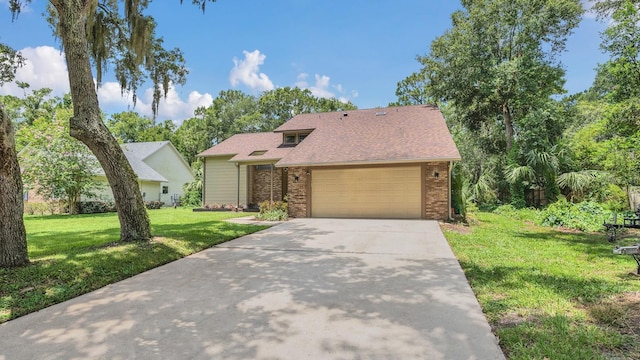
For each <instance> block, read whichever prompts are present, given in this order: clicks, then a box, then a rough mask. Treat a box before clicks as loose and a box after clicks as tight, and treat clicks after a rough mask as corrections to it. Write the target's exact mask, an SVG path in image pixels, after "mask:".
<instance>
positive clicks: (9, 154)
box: [0, 44, 29, 267]
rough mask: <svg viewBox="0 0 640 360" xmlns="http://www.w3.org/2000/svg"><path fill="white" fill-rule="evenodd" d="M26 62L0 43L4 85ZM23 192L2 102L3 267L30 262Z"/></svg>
mask: <svg viewBox="0 0 640 360" xmlns="http://www.w3.org/2000/svg"><path fill="white" fill-rule="evenodd" d="M22 62H23V58H22V56H21V55H20V54H19V53H17V52H16V51H15V50H13V49H11V48H10V47H8V46H6V45H4V44H0V85H1V84H4V83H5V82H9V81H12V80H13V79H14V75H15V71H16V69H17V67H18V66H20V65H21V64H22ZM22 191H23V189H22V177H21V176H20V165H19V164H18V156H17V153H16V142H15V133H14V129H13V124H12V122H11V119H10V118H9V116H8V115H7V113H6V111H5V109H4V105H3V104H2V102H0V267H12V266H21V265H25V264H27V263H28V262H29V257H28V255H27V234H26V231H25V228H24V221H23V219H22V214H23V210H24V203H23V199H22Z"/></svg>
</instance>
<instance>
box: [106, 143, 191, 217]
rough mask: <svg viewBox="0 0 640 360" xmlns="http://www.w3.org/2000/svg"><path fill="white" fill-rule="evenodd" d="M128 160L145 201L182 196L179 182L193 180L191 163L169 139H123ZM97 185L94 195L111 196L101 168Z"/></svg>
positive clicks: (171, 201) (166, 199) (172, 200)
mask: <svg viewBox="0 0 640 360" xmlns="http://www.w3.org/2000/svg"><path fill="white" fill-rule="evenodd" d="M121 147H122V150H123V151H124V154H125V156H126V157H127V160H129V164H131V167H132V168H133V171H134V172H135V173H136V175H138V184H139V186H140V191H141V192H142V196H143V198H144V200H145V201H161V202H163V203H165V205H172V204H173V203H174V201H175V200H177V199H179V198H180V197H181V196H182V193H183V191H182V186H183V185H184V184H186V183H190V182H192V181H193V180H194V176H193V172H192V171H191V167H190V166H189V164H187V162H186V161H185V160H184V158H182V155H180V153H179V152H178V150H176V148H175V147H174V146H173V144H171V142H170V141H155V142H140V143H126V144H122V145H121ZM97 177H98V179H99V181H100V182H102V183H103V184H104V185H103V186H100V187H99V189H98V191H97V194H96V196H95V197H96V198H98V199H101V200H112V199H113V193H112V192H111V188H110V187H109V185H108V183H107V178H106V176H105V175H104V171H103V170H102V169H100V172H99V173H98V174H97Z"/></svg>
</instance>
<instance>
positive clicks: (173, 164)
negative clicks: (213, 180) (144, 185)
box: [144, 144, 194, 205]
mask: <svg viewBox="0 0 640 360" xmlns="http://www.w3.org/2000/svg"><path fill="white" fill-rule="evenodd" d="M144 162H145V163H146V164H147V165H149V166H150V167H151V168H153V169H154V170H155V171H156V172H157V173H158V174H160V175H162V176H163V177H164V178H165V179H167V180H168V182H166V183H162V185H164V186H168V187H169V191H168V193H167V194H162V188H160V194H159V199H160V201H162V202H164V204H165V205H171V204H172V199H171V196H172V195H174V194H177V195H178V196H182V194H183V190H182V186H183V185H184V184H186V183H190V182H192V181H193V179H194V178H193V174H192V173H191V168H190V167H189V166H188V165H187V164H186V163H185V162H184V161H183V160H182V158H181V156H180V153H178V152H177V151H176V150H175V148H174V147H173V146H171V145H170V144H167V145H165V146H163V147H162V148H161V149H160V150H158V151H157V152H155V153H153V154H152V155H150V156H149V157H147V158H146V159H144ZM156 200H157V199H156Z"/></svg>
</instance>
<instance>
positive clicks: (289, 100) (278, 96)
mask: <svg viewBox="0 0 640 360" xmlns="http://www.w3.org/2000/svg"><path fill="white" fill-rule="evenodd" d="M259 109H260V113H261V114H262V116H263V120H262V123H261V124H260V129H259V130H260V131H272V130H273V129H275V128H277V127H278V126H280V125H282V124H284V122H285V121H287V120H289V119H291V118H292V117H294V116H296V115H298V114H308V113H317V112H330V111H343V110H353V109H356V106H355V105H353V104H352V103H350V102H342V101H340V100H338V99H335V98H333V99H324V98H317V97H315V96H314V95H313V94H312V93H311V91H310V90H309V89H304V90H302V89H300V88H297V87H295V88H290V87H284V88H277V89H275V90H269V91H266V92H264V93H263V94H262V96H260V105H259Z"/></svg>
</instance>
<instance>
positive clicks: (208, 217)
mask: <svg viewBox="0 0 640 360" xmlns="http://www.w3.org/2000/svg"><path fill="white" fill-rule="evenodd" d="M238 216H246V214H243V213H234V212H193V211H191V210H190V209H182V208H178V209H173V208H165V209H159V210H149V217H150V219H151V224H152V232H153V235H154V239H153V240H152V241H150V242H136V243H127V244H122V243H118V241H117V240H118V236H119V234H120V229H119V223H118V217H117V215H116V214H115V213H110V214H94V215H75V216H68V215H54V216H26V217H25V226H26V228H27V243H28V247H29V258H30V260H31V264H30V265H28V266H26V267H22V268H15V269H0V323H2V322H6V321H8V320H11V319H14V318H16V317H19V316H22V315H25V314H28V313H30V312H34V311H37V310H40V309H42V308H45V307H47V306H50V305H53V304H56V303H59V302H62V301H65V300H68V299H71V298H73V297H76V296H78V295H81V294H84V293H87V292H89V291H92V290H95V289H98V288H101V287H103V286H106V285H108V284H111V283H114V282H116V281H119V280H122V279H125V278H128V277H131V276H133V275H136V274H139V273H141V272H144V271H146V270H149V269H151V268H154V267H157V266H160V265H162V264H166V263H168V262H171V261H174V260H177V259H180V258H182V257H185V256H187V255H190V254H193V253H195V252H198V251H200V250H203V249H206V248H209V247H211V246H213V245H216V244H219V243H222V242H225V241H227V240H231V239H235V238H237V237H240V236H243V235H245V234H249V233H252V232H255V231H258V230H261V229H264V228H265V226H253V225H240V224H232V223H228V222H226V221H224V220H225V219H229V218H233V217H238Z"/></svg>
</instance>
